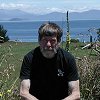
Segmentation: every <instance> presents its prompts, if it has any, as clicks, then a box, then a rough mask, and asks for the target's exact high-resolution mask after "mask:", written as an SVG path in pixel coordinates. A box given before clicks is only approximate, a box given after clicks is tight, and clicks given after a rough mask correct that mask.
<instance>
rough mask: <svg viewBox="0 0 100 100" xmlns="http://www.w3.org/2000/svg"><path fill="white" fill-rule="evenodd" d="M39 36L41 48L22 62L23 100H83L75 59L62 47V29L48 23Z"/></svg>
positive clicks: (42, 26)
mask: <svg viewBox="0 0 100 100" xmlns="http://www.w3.org/2000/svg"><path fill="white" fill-rule="evenodd" d="M38 33H39V36H38V41H39V44H40V46H38V47H36V48H35V49H34V50H32V51H30V52H29V53H28V54H26V55H25V57H24V59H23V63H22V67H21V72H20V79H21V85H20V96H21V97H22V99H23V100H80V92H79V78H78V73H77V68H76V63H75V59H74V57H73V56H72V55H71V54H70V53H69V52H67V51H65V50H63V49H62V48H60V47H59V45H60V41H61V37H62V34H63V32H62V29H61V28H60V27H59V26H58V25H57V24H55V23H52V22H48V23H45V24H43V25H41V26H40V28H39V31H38Z"/></svg>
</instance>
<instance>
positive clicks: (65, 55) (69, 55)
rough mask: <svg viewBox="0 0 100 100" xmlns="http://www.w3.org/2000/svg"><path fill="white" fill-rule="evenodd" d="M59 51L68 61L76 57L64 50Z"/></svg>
mask: <svg viewBox="0 0 100 100" xmlns="http://www.w3.org/2000/svg"><path fill="white" fill-rule="evenodd" d="M59 51H60V53H61V54H62V55H63V56H64V57H67V58H68V59H70V58H73V57H74V56H73V55H72V54H71V53H70V52H68V51H66V50H64V49H63V48H59Z"/></svg>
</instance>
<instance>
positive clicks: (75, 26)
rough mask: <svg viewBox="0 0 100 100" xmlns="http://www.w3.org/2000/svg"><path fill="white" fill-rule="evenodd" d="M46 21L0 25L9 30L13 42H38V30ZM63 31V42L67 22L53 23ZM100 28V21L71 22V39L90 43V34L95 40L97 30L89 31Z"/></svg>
mask: <svg viewBox="0 0 100 100" xmlns="http://www.w3.org/2000/svg"><path fill="white" fill-rule="evenodd" d="M44 22H45V21H27V22H17V21H16V22H12V21H8V22H7V21H2V22H0V25H3V26H4V29H6V30H7V35H8V36H9V38H10V40H11V41H15V40H17V41H22V42H37V41H38V28H39V27H40V25H41V24H42V23H44ZM53 22H55V23H57V24H58V25H59V26H60V27H61V28H62V29H63V38H62V41H65V40H66V33H67V23H66V21H53ZM90 28H92V29H97V28H100V20H76V21H69V29H70V36H71V38H77V39H79V40H80V41H89V34H90V33H91V34H92V36H93V40H94V39H96V38H97V34H96V32H95V30H92V31H91V32H89V31H88V30H89V29H90Z"/></svg>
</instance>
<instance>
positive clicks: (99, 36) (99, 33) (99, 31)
mask: <svg viewBox="0 0 100 100" xmlns="http://www.w3.org/2000/svg"><path fill="white" fill-rule="evenodd" d="M97 34H98V36H97V39H98V41H100V28H98V29H97Z"/></svg>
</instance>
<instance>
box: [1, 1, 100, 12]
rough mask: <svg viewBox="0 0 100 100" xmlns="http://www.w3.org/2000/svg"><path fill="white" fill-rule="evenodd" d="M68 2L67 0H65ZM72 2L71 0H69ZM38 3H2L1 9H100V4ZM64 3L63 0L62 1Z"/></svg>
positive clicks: (60, 10) (43, 10)
mask: <svg viewBox="0 0 100 100" xmlns="http://www.w3.org/2000/svg"><path fill="white" fill-rule="evenodd" d="M65 2H67V0H65ZM69 2H70V1H69ZM37 3H38V4H37ZM37 3H33V2H32V3H31V2H30V3H26V2H23V3H22V2H17V3H16V4H15V3H0V9H20V10H23V11H26V12H30V13H35V14H46V13H50V12H63V13H64V12H65V13H66V11H67V10H68V11H70V12H82V11H87V10H90V9H99V10H100V5H92V6H91V5H88V6H87V5H85V6H84V5H72V4H70V5H69V4H67V3H65V4H63V5H60V4H59V5H58V4H57V6H56V5H55V4H53V5H52V6H50V5H49V4H48V6H47V4H46V6H43V5H42V4H41V6H40V5H39V3H40V2H39V1H38V2H37ZM62 3H63V2H62Z"/></svg>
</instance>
